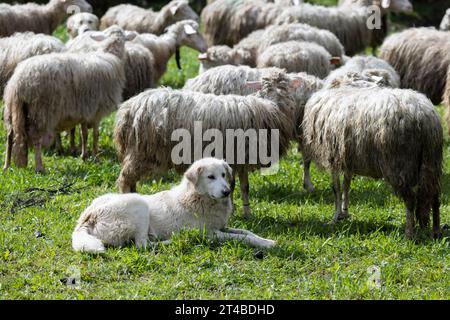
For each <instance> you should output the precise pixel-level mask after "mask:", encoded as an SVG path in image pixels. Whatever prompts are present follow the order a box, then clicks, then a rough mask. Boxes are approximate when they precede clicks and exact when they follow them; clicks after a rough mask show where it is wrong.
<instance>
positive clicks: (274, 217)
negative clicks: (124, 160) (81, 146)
mask: <svg viewBox="0 0 450 320" xmlns="http://www.w3.org/2000/svg"><path fill="white" fill-rule="evenodd" d="M61 32H62V33H63V31H61ZM182 55H183V60H182V65H183V67H184V70H183V71H182V72H180V71H178V70H176V67H175V64H174V61H173V60H172V61H171V62H170V66H169V71H168V73H167V74H166V75H165V76H164V78H163V80H162V84H164V85H172V86H180V85H182V83H183V82H184V80H185V79H186V78H188V77H192V76H194V75H195V70H196V67H197V66H196V62H195V55H196V53H195V52H194V51H192V50H183V53H182ZM439 111H440V113H441V114H442V112H443V108H442V107H439ZM113 120H114V115H111V116H110V117H108V118H107V119H105V120H104V121H103V123H102V126H101V141H100V147H101V151H102V152H101V154H100V155H99V160H98V161H97V162H95V161H93V160H90V161H88V162H86V163H84V162H83V161H81V160H80V159H78V158H73V157H70V156H66V157H61V156H57V155H56V154H54V153H52V152H51V151H48V152H46V153H45V155H44V164H45V166H46V173H45V174H44V175H41V174H36V173H34V171H33V166H34V163H33V161H32V160H31V159H33V157H32V154H30V160H31V161H30V163H29V166H28V168H27V169H16V168H11V169H10V170H8V171H7V172H5V173H1V174H0V205H1V209H0V221H1V223H0V299H182V298H188V299H200V298H211V299H221V298H224V299H266V298H267V299H449V298H450V256H449V254H450V250H449V241H448V231H447V232H446V237H445V238H444V239H442V240H439V241H434V240H432V239H431V237H430V235H429V232H418V235H417V239H418V240H417V241H416V242H412V241H407V240H406V239H405V238H404V232H403V228H404V221H405V214H404V207H403V203H402V202H401V201H400V200H399V199H398V198H396V197H395V196H393V195H392V194H391V192H390V188H389V187H388V186H387V185H385V184H384V183H383V182H381V181H375V180H371V179H367V178H361V177H357V178H356V179H355V180H354V182H353V188H352V191H351V194H350V196H351V203H350V213H351V219H349V220H348V221H344V222H342V223H339V224H338V225H336V226H332V225H330V224H329V223H328V222H329V221H330V220H331V218H332V213H333V193H332V191H331V188H330V184H331V182H330V177H329V175H328V174H326V173H323V172H319V171H318V170H316V168H315V167H314V166H313V168H312V178H313V181H314V183H315V184H316V191H315V192H314V193H312V194H309V193H307V192H305V191H304V190H303V189H302V188H301V176H302V170H303V169H302V166H301V162H302V159H301V156H300V155H299V154H298V153H296V152H295V148H293V149H292V151H291V152H290V153H289V155H288V156H287V157H286V158H285V159H283V160H282V161H281V170H280V171H279V172H278V173H277V174H276V175H273V176H261V175H260V174H259V173H257V172H255V173H253V174H252V175H251V178H250V185H251V188H250V197H251V201H252V207H253V214H254V218H252V219H251V220H244V219H243V218H242V217H241V216H240V215H239V214H237V215H235V216H234V217H233V218H232V219H231V221H230V225H231V226H232V227H238V228H246V229H249V230H252V231H254V232H256V233H257V234H260V235H262V236H264V237H267V238H271V239H275V240H277V241H278V243H279V246H278V247H277V248H275V249H272V250H269V251H266V252H264V254H263V257H262V258H261V256H260V255H259V254H256V253H257V251H256V250H254V249H252V248H249V247H247V246H245V245H243V244H241V243H237V242H229V243H226V244H223V245H219V244H218V243H215V242H211V241H209V240H207V239H205V238H204V237H203V236H202V235H201V234H199V232H197V231H191V232H184V233H182V234H180V235H176V236H175V237H174V239H173V242H172V243H171V244H170V245H161V246H159V247H157V248H155V249H151V250H147V251H138V250H136V249H135V248H134V247H133V246H132V245H130V246H127V247H124V248H112V249H109V250H108V251H107V253H106V254H105V255H101V256H91V255H88V254H81V253H75V252H73V251H72V249H71V233H72V230H73V228H74V226H75V223H76V220H77V219H78V217H79V215H80V213H81V212H82V210H83V209H84V208H85V207H86V206H87V205H88V204H89V203H90V202H91V201H92V200H93V199H94V198H96V197H97V196H100V195H102V194H104V193H107V192H116V191H117V188H116V186H115V180H116V178H117V175H118V172H119V168H120V167H119V164H118V162H117V159H116V156H115V153H114V147H113V143H112V139H111V135H112V129H113ZM66 140H67V139H66ZM66 143H67V142H66ZM4 145H5V131H4V128H3V126H2V125H0V153H1V154H3V153H4V151H5V148H4ZM178 182H179V177H178V176H177V175H175V174H174V173H173V172H171V173H170V174H169V175H168V177H166V178H164V179H162V180H158V181H152V180H147V181H144V182H143V183H142V184H140V185H139V186H138V189H139V191H140V192H142V193H146V194H149V193H154V192H158V191H161V190H165V189H167V188H170V186H172V185H174V184H176V183H178ZM65 183H73V185H72V186H71V188H69V192H68V193H67V194H66V193H56V194H54V195H49V194H48V193H45V192H39V191H30V190H27V189H29V188H31V187H39V188H46V189H57V188H59V187H61V186H62V185H64V184H65ZM237 190H238V188H237ZM449 195H450V151H449V144H448V141H446V143H445V166H444V177H443V195H442V206H441V210H442V222H443V223H449V218H450V213H449V212H450V210H449V206H448V204H449ZM235 198H236V205H237V207H238V208H240V207H241V205H242V201H241V199H240V194H239V192H238V191H236V193H235ZM33 199H34V200H35V202H37V203H36V204H35V205H33V206H31V207H28V208H24V209H21V210H18V207H17V204H18V203H19V202H21V203H26V201H27V200H28V201H30V200H33ZM39 200H42V201H39ZM13 209H16V210H13ZM40 235H43V236H40ZM372 266H376V267H378V268H379V269H380V272H381V287H379V288H376V287H373V286H370V285H369V284H368V280H369V277H370V275H369V273H368V268H370V267H372ZM74 270H78V271H79V273H80V275H81V284H80V286H79V287H78V288H72V287H69V286H67V285H66V284H64V283H62V282H61V279H63V278H66V277H69V276H73V275H74Z"/></svg>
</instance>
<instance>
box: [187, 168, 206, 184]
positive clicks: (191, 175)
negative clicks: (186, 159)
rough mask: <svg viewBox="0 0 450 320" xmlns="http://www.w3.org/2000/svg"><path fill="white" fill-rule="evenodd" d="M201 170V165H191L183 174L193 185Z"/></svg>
mask: <svg viewBox="0 0 450 320" xmlns="http://www.w3.org/2000/svg"><path fill="white" fill-rule="evenodd" d="M202 171H203V167H202V166H191V167H190V168H189V169H188V171H186V173H185V174H184V175H185V176H186V179H188V180H189V181H190V182H192V183H193V184H194V185H195V184H197V181H198V177H199V176H200V174H201V173H202Z"/></svg>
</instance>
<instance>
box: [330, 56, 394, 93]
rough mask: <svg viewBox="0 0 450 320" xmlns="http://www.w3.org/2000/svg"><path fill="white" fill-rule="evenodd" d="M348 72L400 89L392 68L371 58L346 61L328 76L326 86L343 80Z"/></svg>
mask: <svg viewBox="0 0 450 320" xmlns="http://www.w3.org/2000/svg"><path fill="white" fill-rule="evenodd" d="M349 72H353V73H357V74H360V75H361V76H362V77H366V76H368V78H370V77H371V78H372V79H374V80H376V82H378V83H380V84H383V85H386V86H389V87H392V88H398V87H400V77H399V75H398V74H397V72H396V71H395V70H394V68H392V66H390V65H389V63H387V62H386V61H384V60H382V59H379V58H376V57H373V56H355V57H353V58H351V59H350V60H348V61H346V63H345V65H344V66H342V67H340V68H338V69H336V70H333V71H332V72H331V73H330V74H329V75H328V77H327V78H326V83H327V85H331V84H332V83H333V82H334V81H336V80H339V79H342V78H345V77H346V76H347V74H348V73H349ZM368 78H366V79H368Z"/></svg>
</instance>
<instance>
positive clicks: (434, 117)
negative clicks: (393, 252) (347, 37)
mask: <svg viewBox="0 0 450 320" xmlns="http://www.w3.org/2000/svg"><path fill="white" fill-rule="evenodd" d="M302 129H303V146H304V152H305V153H306V154H308V156H309V157H311V158H312V160H313V161H314V162H315V163H316V164H317V165H318V166H319V167H320V168H323V169H327V170H329V171H331V174H332V180H333V190H334V194H335V214H334V218H333V221H334V222H336V221H337V220H339V219H342V218H346V217H347V216H348V202H349V198H348V192H349V189H350V183H351V179H352V177H353V176H354V175H362V176H367V177H372V178H376V179H384V180H385V181H386V182H387V183H389V184H390V185H391V186H392V188H393V189H394V191H395V193H396V194H397V195H398V196H400V197H401V198H402V199H403V201H404V202H405V204H406V236H407V237H408V238H411V237H412V236H413V230H414V215H415V216H416V219H417V220H418V221H419V223H420V225H421V226H422V227H425V226H427V224H428V223H429V219H430V211H431V210H432V211H433V234H434V235H435V236H438V235H439V233H440V226H439V215H440V213H439V197H440V178H441V175H442V149H443V134H442V127H441V124H440V120H439V116H438V114H437V113H436V111H435V110H434V106H433V104H432V103H431V101H430V100H429V99H427V98H426V97H425V96H424V95H422V94H420V93H417V92H415V91H412V90H402V89H392V88H382V87H379V86H377V85H375V84H374V83H372V82H366V81H364V80H361V79H358V78H357V77H356V78H355V77H354V76H352V77H349V78H347V79H341V80H339V81H336V82H335V83H334V86H333V87H331V88H328V89H324V90H321V91H318V92H317V93H315V94H314V95H313V96H312V97H311V98H310V99H309V101H308V102H307V104H306V106H305V115H304V118H303V124H302ZM341 173H343V174H344V181H343V197H342V199H341V186H340V177H339V175H340V174H341Z"/></svg>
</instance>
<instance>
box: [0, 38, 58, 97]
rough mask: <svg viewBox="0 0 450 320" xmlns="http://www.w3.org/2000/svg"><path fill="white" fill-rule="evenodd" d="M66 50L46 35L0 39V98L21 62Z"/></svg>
mask: <svg viewBox="0 0 450 320" xmlns="http://www.w3.org/2000/svg"><path fill="white" fill-rule="evenodd" d="M64 50H65V46H64V43H62V42H61V41H60V40H58V39H56V38H55V37H52V36H48V35H44V34H34V33H32V32H26V33H16V34H14V35H13V36H11V37H7V38H0V61H1V63H0V96H1V95H2V94H3V90H4V89H5V86H6V83H7V82H8V80H9V79H10V78H11V76H12V75H13V72H14V70H15V69H16V66H17V64H18V63H19V62H21V61H23V60H25V59H28V58H30V57H33V56H37V55H41V54H46V53H51V52H62V51H64Z"/></svg>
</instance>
